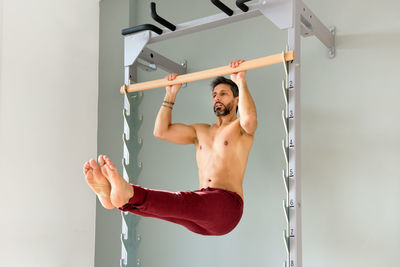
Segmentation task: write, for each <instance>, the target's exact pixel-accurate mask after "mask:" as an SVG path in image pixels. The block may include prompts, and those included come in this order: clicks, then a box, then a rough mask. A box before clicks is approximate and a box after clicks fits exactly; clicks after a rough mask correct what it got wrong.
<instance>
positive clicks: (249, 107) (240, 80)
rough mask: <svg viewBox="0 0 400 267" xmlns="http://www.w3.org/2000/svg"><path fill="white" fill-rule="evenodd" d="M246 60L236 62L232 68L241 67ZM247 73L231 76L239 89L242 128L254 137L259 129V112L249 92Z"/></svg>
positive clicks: (233, 62)
mask: <svg viewBox="0 0 400 267" xmlns="http://www.w3.org/2000/svg"><path fill="white" fill-rule="evenodd" d="M243 61H244V60H234V61H232V62H231V64H230V66H231V67H233V68H235V67H237V66H239V65H240V63H242V62H243ZM245 77H246V72H245V71H241V72H238V73H234V74H232V75H231V80H233V81H234V82H235V83H236V85H237V86H238V88H239V104H238V106H239V114H240V118H239V120H240V126H241V127H242V128H243V129H244V130H245V131H246V133H248V134H250V135H253V134H254V132H255V131H256V128H257V111H256V105H255V103H254V100H253V98H252V97H251V94H250V92H249V89H248V87H247V82H246V78H245Z"/></svg>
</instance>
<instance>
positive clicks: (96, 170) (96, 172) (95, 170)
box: [90, 159, 101, 176]
mask: <svg viewBox="0 0 400 267" xmlns="http://www.w3.org/2000/svg"><path fill="white" fill-rule="evenodd" d="M90 167H92V169H93V173H94V175H96V176H97V175H101V172H100V167H99V165H98V164H97V162H96V161H95V160H94V159H91V160H90Z"/></svg>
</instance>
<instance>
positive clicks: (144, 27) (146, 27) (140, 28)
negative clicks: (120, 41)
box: [122, 24, 163, 35]
mask: <svg viewBox="0 0 400 267" xmlns="http://www.w3.org/2000/svg"><path fill="white" fill-rule="evenodd" d="M148 30H150V31H153V32H155V33H157V34H162V32H163V30H161V29H160V28H158V27H157V26H154V25H153V24H142V25H138V26H135V27H131V28H127V29H123V30H122V35H128V34H131V33H136V32H141V31H148Z"/></svg>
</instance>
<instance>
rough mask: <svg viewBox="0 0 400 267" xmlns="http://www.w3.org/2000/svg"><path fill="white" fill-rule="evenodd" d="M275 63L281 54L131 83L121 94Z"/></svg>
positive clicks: (287, 58)
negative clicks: (169, 77)
mask: <svg viewBox="0 0 400 267" xmlns="http://www.w3.org/2000/svg"><path fill="white" fill-rule="evenodd" d="M294 56H295V55H294V51H287V52H285V61H292V60H294ZM277 63H282V53H280V54H275V55H271V56H266V57H260V58H256V59H252V60H248V61H245V62H243V63H241V64H240V65H239V66H238V67H236V68H231V67H230V66H229V65H227V66H223V67H219V68H214V69H208V70H203V71H198V72H193V73H188V74H183V75H178V76H177V77H176V79H175V80H173V81H168V80H167V79H165V78H164V79H159V80H153V81H148V82H141V83H133V84H129V85H123V86H122V87H121V90H120V91H121V94H124V93H125V88H126V89H127V91H128V93H131V92H137V91H144V90H149V89H154V88H160V87H166V86H168V85H173V84H179V83H188V82H193V81H198V80H203V79H208V78H212V77H217V76H223V75H227V74H232V73H236V72H240V71H247V70H251V69H255V68H260V67H264V66H269V65H273V64H277Z"/></svg>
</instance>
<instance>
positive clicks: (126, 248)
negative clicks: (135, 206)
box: [120, 66, 143, 267]
mask: <svg viewBox="0 0 400 267" xmlns="http://www.w3.org/2000/svg"><path fill="white" fill-rule="evenodd" d="M136 73H137V70H136V66H129V67H125V82H126V84H129V83H130V81H131V80H136ZM142 98H143V93H142V92H140V93H130V94H128V93H125V95H124V109H123V117H124V133H123V137H122V139H123V142H124V152H123V153H124V156H123V159H122V166H123V177H124V179H125V180H126V181H127V182H128V183H137V178H138V176H139V174H140V172H141V169H142V163H141V162H140V161H139V160H138V154H139V151H140V149H141V147H142V143H143V142H142V139H141V138H140V137H138V131H139V128H140V126H141V124H142V121H143V116H139V115H138V112H139V104H140V102H141V100H142ZM121 215H122V234H121V243H122V250H121V261H120V266H121V267H139V266H140V265H141V260H140V259H139V258H138V257H137V255H136V252H137V248H138V246H139V243H140V240H141V236H140V235H139V234H138V233H137V232H136V226H137V224H138V222H139V221H140V217H139V216H137V215H134V214H131V213H128V212H121Z"/></svg>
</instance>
